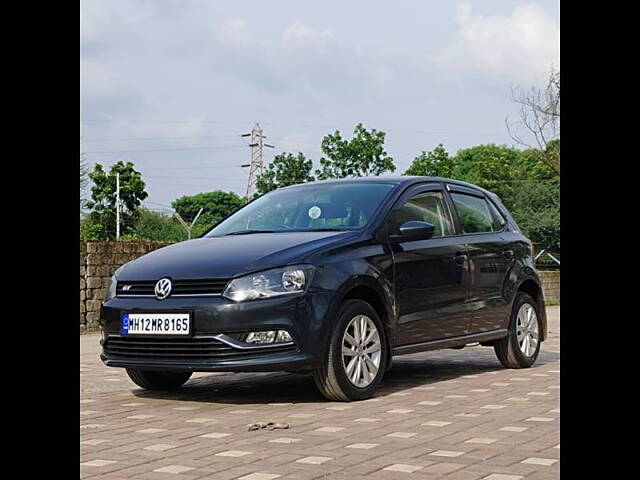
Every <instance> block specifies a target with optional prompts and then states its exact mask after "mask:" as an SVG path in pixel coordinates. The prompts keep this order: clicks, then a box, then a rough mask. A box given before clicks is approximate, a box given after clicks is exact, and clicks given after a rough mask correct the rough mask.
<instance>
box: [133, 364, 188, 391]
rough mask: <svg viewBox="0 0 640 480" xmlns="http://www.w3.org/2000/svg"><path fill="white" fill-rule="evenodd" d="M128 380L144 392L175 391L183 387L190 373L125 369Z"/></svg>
mask: <svg viewBox="0 0 640 480" xmlns="http://www.w3.org/2000/svg"><path fill="white" fill-rule="evenodd" d="M127 375H129V378H130V379H131V380H132V381H133V383H135V384H136V385H138V386H139V387H141V388H144V389H145V390H165V391H166V390H176V389H178V388H180V387H181V386H182V385H184V384H185V383H186V382H187V380H189V378H191V372H160V371H156V370H143V369H140V368H127Z"/></svg>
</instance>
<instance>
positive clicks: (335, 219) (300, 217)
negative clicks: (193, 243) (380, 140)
mask: <svg viewBox="0 0 640 480" xmlns="http://www.w3.org/2000/svg"><path fill="white" fill-rule="evenodd" d="M392 188H393V184H391V183H363V182H347V183H333V184H332V183H327V184H316V185H305V186H297V187H290V188H285V189H282V190H275V191H273V192H270V193H267V194H266V195H263V196H262V197H260V198H258V199H256V200H255V201H253V202H251V203H250V204H248V205H247V206H246V207H244V208H242V209H240V210H238V211H237V212H236V213H234V214H233V215H231V216H230V217H229V218H227V219H226V220H224V221H222V222H221V223H220V224H218V225H217V226H216V227H215V228H214V229H213V230H211V231H210V232H209V233H207V234H206V235H205V236H206V237H219V236H222V235H234V234H237V235H240V234H243V233H256V232H289V231H314V230H316V231H317V230H334V229H335V230H354V229H357V228H361V227H363V226H365V225H366V224H367V223H368V222H369V220H371V217H372V216H373V214H374V212H375V211H376V209H377V208H378V206H379V205H380V204H381V203H382V200H383V199H384V198H385V197H386V195H387V194H388V193H389V192H390V191H391V189H392Z"/></svg>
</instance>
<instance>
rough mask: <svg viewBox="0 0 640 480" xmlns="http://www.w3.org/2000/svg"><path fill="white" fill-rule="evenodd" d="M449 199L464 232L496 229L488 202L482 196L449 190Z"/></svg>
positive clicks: (483, 231)
mask: <svg viewBox="0 0 640 480" xmlns="http://www.w3.org/2000/svg"><path fill="white" fill-rule="evenodd" d="M451 199H452V200H453V204H454V205H455V207H456V212H457V213H458V219H459V220H460V225H461V226H462V230H463V232H464V233H485V232H494V231H496V228H495V225H494V221H493V216H492V215H491V210H490V209H489V208H490V207H489V204H488V202H487V201H486V200H485V199H484V198H481V197H476V196H473V195H466V194H464V193H457V192H451Z"/></svg>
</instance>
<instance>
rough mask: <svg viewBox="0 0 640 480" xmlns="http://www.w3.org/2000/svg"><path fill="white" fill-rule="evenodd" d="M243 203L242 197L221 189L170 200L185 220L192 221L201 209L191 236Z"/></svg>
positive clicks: (193, 236) (194, 235) (196, 234)
mask: <svg viewBox="0 0 640 480" xmlns="http://www.w3.org/2000/svg"><path fill="white" fill-rule="evenodd" d="M243 204H244V199H243V198H242V197H240V196H238V195H236V194H235V193H233V192H223V191H221V190H216V191H214V192H205V193H198V194H196V195H190V196H187V195H185V196H183V197H180V198H178V199H176V200H174V201H173V202H171V206H172V207H173V208H174V209H175V210H176V212H177V213H178V214H179V215H180V216H181V217H182V219H183V220H185V221H186V222H192V221H193V219H194V218H195V216H196V215H197V214H198V211H199V210H200V209H201V208H202V209H203V210H202V213H201V214H200V217H199V218H198V222H197V223H196V224H195V225H194V227H193V230H192V232H191V238H195V237H197V236H198V235H200V234H201V233H202V232H204V231H205V230H206V229H208V228H210V227H212V226H213V225H215V224H216V223H218V222H219V221H220V220H222V219H223V218H224V217H226V216H227V215H230V214H231V213H233V212H235V211H236V210H237V209H238V208H240V207H241V206H242V205H243Z"/></svg>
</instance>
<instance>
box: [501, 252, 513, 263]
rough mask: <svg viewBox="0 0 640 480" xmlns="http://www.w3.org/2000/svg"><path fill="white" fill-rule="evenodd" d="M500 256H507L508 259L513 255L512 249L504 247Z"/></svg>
mask: <svg viewBox="0 0 640 480" xmlns="http://www.w3.org/2000/svg"><path fill="white" fill-rule="evenodd" d="M502 256H503V257H504V258H508V259H509V260H511V259H512V258H513V256H514V253H513V250H511V249H506V250H503V251H502Z"/></svg>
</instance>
